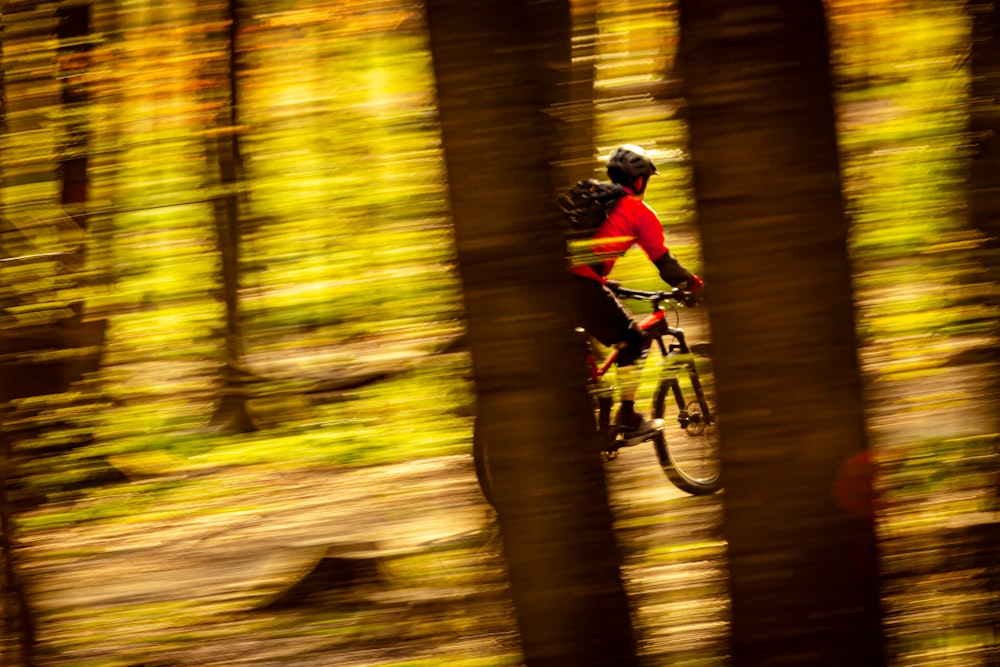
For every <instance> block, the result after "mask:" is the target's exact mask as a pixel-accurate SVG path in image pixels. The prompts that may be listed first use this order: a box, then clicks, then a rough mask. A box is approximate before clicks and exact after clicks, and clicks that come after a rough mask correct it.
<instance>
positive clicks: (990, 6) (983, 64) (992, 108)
mask: <svg viewBox="0 0 1000 667" xmlns="http://www.w3.org/2000/svg"><path fill="white" fill-rule="evenodd" d="M968 11H969V13H970V14H971V15H972V19H973V23H972V50H971V70H972V72H971V76H972V89H971V91H970V97H971V104H970V123H969V124H970V130H971V132H972V139H973V142H974V145H975V148H976V150H975V152H974V153H973V157H972V171H971V175H970V181H971V187H970V191H969V212H970V220H971V222H972V225H973V226H974V227H975V228H976V229H978V230H980V231H982V232H984V233H986V234H987V235H988V236H989V238H990V243H989V244H990V246H991V247H992V248H994V249H1000V35H998V34H997V30H998V29H1000V21H998V16H1000V7H998V5H997V3H996V2H980V1H977V0H972V1H970V2H969V3H968Z"/></svg>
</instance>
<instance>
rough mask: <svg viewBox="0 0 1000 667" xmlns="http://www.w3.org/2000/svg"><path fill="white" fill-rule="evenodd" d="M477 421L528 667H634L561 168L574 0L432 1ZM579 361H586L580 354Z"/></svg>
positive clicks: (430, 13)
mask: <svg viewBox="0 0 1000 667" xmlns="http://www.w3.org/2000/svg"><path fill="white" fill-rule="evenodd" d="M427 13H428V19H429V25H430V35H431V48H432V52H433V58H434V67H435V73H436V78H437V88H438V107H439V110H440V118H441V125H442V134H443V140H444V149H445V162H446V166H447V171H448V178H449V189H450V200H451V208H452V214H453V217H454V223H455V238H456V243H457V252H458V260H459V268H460V273H461V278H462V282H463V288H464V294H465V304H466V316H467V326H468V332H469V342H470V345H471V349H472V358H473V368H474V373H475V383H476V392H477V403H478V418H479V420H480V422H479V425H480V426H481V427H482V428H483V429H484V430H483V432H484V433H485V434H486V438H487V440H488V442H489V443H490V448H491V449H490V455H491V463H492V464H493V473H494V482H495V489H494V491H495V497H496V502H497V505H498V508H499V520H500V527H501V532H502V536H503V543H504V549H505V552H506V557H507V563H508V568H509V574H510V580H511V590H512V594H513V598H514V603H515V607H516V614H517V621H518V627H519V629H520V634H521V642H522V646H523V650H524V655H525V660H526V664H527V665H529V666H530V667H542V666H546V667H547V666H552V667H564V666H566V665H574V666H575V667H587V666H591V665H592V666H595V667H596V666H597V665H600V666H602V667H612V666H616V665H634V664H636V657H635V646H634V638H633V635H632V628H631V623H630V619H629V608H628V602H627V599H626V595H625V593H624V590H623V587H622V582H621V578H620V574H619V569H618V568H619V556H618V552H617V547H616V543H615V538H614V533H613V532H612V517H611V513H610V509H609V507H608V504H607V492H606V488H605V485H604V477H603V470H602V467H601V462H600V458H599V455H598V453H597V449H598V447H597V444H596V442H595V434H594V428H593V415H592V413H591V412H590V402H589V397H588V396H587V393H586V388H585V385H584V384H583V380H584V377H583V375H584V373H583V369H584V358H583V354H582V350H581V349H580V346H579V343H578V342H577V341H575V340H574V338H573V329H572V318H571V316H570V313H569V312H568V310H567V308H566V301H565V299H564V294H565V287H566V281H567V280H568V277H567V273H566V271H565V268H564V260H563V257H564V254H565V247H564V241H563V239H562V237H561V234H560V232H559V229H560V226H559V224H558V218H557V217H556V212H555V208H554V205H553V199H554V192H555V188H556V187H558V186H559V185H561V183H554V182H553V179H554V178H557V177H556V173H557V170H556V169H555V167H554V165H555V164H556V163H557V162H558V161H559V159H560V158H562V157H563V153H562V151H561V150H560V148H561V147H560V146H559V145H558V141H557V139H558V137H560V136H564V135H562V133H561V132H560V128H559V124H560V121H559V120H558V119H557V114H552V113H547V112H550V111H551V110H552V109H551V107H552V106H553V105H555V104H558V103H560V102H561V101H563V100H565V96H566V94H567V93H566V89H567V87H566V86H565V85H562V86H561V85H559V83H560V81H561V80H563V82H564V78H565V77H566V73H567V71H568V61H569V50H570V46H569V38H570V8H569V2H568V1H567V0H558V1H549V2H531V1H529V0H497V1H494V2H467V1H466V0H430V1H429V2H428V3H427ZM578 350H579V353H577V351H578Z"/></svg>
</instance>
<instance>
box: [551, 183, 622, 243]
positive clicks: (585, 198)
mask: <svg viewBox="0 0 1000 667" xmlns="http://www.w3.org/2000/svg"><path fill="white" fill-rule="evenodd" d="M625 194H626V193H625V188H623V187H622V186H620V185H618V184H617V183H601V182H600V181H597V180H594V179H592V178H588V179H587V180H584V181H577V182H576V183H575V184H574V185H573V186H572V187H571V188H569V189H568V190H566V192H564V193H563V194H562V195H561V196H560V197H559V199H558V203H559V208H560V209H561V210H562V213H563V219H564V220H565V221H566V223H567V225H568V226H569V230H570V236H571V237H574V238H582V237H585V236H590V235H591V234H593V233H594V232H596V231H597V228H598V227H600V226H601V224H602V223H603V222H604V221H605V220H607V218H608V214H609V213H611V209H613V208H614V207H615V204H617V203H618V200H619V199H621V198H622V197H624V196H625Z"/></svg>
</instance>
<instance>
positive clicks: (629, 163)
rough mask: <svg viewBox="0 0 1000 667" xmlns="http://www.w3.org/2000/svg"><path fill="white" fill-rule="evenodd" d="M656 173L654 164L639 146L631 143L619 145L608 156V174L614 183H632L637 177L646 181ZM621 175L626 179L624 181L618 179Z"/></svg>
mask: <svg viewBox="0 0 1000 667" xmlns="http://www.w3.org/2000/svg"><path fill="white" fill-rule="evenodd" d="M658 173H660V172H658V171H657V170H656V165H655V164H653V161H652V160H651V159H650V158H649V156H648V155H647V154H646V151H644V150H643V149H642V148H640V147H639V146H635V145H632V144H625V145H624V146H619V147H618V148H616V149H615V150H613V151H612V152H611V155H610V156H609V157H608V176H609V177H610V178H611V180H612V181H614V182H615V183H621V184H622V185H632V183H634V182H635V180H636V179H637V178H644V179H646V180H647V181H648V179H649V177H650V176H652V175H653V174H658ZM621 176H624V177H625V178H626V179H627V180H626V181H625V182H624V183H622V181H620V180H619V178H620V177H621ZM616 177H619V178H616Z"/></svg>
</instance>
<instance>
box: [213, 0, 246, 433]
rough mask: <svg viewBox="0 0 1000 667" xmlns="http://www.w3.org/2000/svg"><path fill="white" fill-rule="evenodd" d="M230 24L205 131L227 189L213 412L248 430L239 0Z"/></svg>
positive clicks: (218, 227) (220, 228)
mask: <svg viewBox="0 0 1000 667" xmlns="http://www.w3.org/2000/svg"><path fill="white" fill-rule="evenodd" d="M226 8H227V10H228V11H227V16H226V19H227V20H228V25H229V30H228V34H227V35H226V41H227V44H228V51H227V53H228V58H227V63H226V74H227V76H226V78H225V82H224V83H225V84H226V86H227V89H228V94H226V95H224V98H225V100H224V107H223V111H221V112H220V113H219V115H218V121H217V125H216V127H214V128H212V131H211V132H207V133H206V135H205V148H206V154H207V156H208V158H209V163H210V164H209V168H211V164H212V163H214V164H215V165H216V166H217V174H218V179H219V180H218V183H219V185H220V186H222V188H228V189H230V191H229V192H224V193H220V194H218V195H217V196H216V197H215V198H214V199H213V201H212V204H213V207H214V212H215V231H216V246H217V249H218V252H219V257H220V259H221V262H222V296H223V304H224V306H225V338H226V339H225V345H224V346H223V365H222V377H221V392H222V396H221V398H220V400H219V403H218V405H217V406H216V410H215V414H214V415H213V416H212V426H213V427H214V428H216V429H220V430H225V431H229V432H235V433H249V432H251V431H255V430H257V425H256V423H255V422H254V420H253V417H252V416H251V415H250V411H249V410H248V409H247V388H246V383H247V380H248V379H249V374H248V373H247V371H246V369H245V365H244V348H243V327H242V322H241V318H240V305H239V294H240V236H241V235H240V208H241V206H240V199H241V195H240V193H239V191H238V189H237V188H238V186H239V185H240V183H242V181H243V156H242V153H241V152H240V144H239V131H238V111H239V109H238V99H239V96H238V83H239V81H238V75H237V45H236V38H237V34H238V30H239V12H240V0H229V2H228V3H227V4H226Z"/></svg>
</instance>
